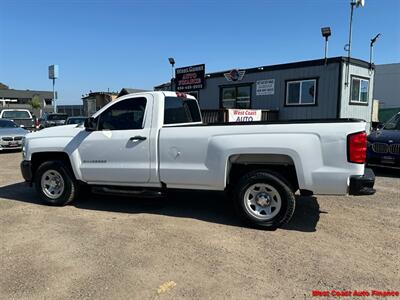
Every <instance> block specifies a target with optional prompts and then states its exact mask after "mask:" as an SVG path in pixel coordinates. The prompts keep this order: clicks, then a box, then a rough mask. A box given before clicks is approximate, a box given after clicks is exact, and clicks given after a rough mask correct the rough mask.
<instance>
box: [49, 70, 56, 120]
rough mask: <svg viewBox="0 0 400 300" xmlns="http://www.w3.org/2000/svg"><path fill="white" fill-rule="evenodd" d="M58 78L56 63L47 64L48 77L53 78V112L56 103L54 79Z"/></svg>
mask: <svg viewBox="0 0 400 300" xmlns="http://www.w3.org/2000/svg"><path fill="white" fill-rule="evenodd" d="M57 78H58V65H51V66H49V79H51V80H53V101H54V112H55V113H56V112H57V103H56V91H55V85H56V79H57Z"/></svg>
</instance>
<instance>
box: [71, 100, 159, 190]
mask: <svg viewBox="0 0 400 300" xmlns="http://www.w3.org/2000/svg"><path fill="white" fill-rule="evenodd" d="M152 100H153V99H152V96H150V95H148V96H146V97H144V96H142V97H134V98H128V99H124V100H120V101H117V102H116V103H115V104H113V105H111V106H110V107H108V108H107V109H106V110H105V111H103V112H102V113H101V114H100V115H99V116H97V117H96V120H95V121H96V123H97V130H96V131H93V132H89V133H88V135H87V136H86V137H85V138H84V139H83V141H82V142H81V144H80V145H79V147H78V152H79V155H80V160H81V167H80V169H81V172H82V178H83V180H85V181H86V182H91V183H99V184H118V183H144V182H148V181H149V179H150V148H149V147H150V143H149V137H150V122H147V124H145V123H146V122H145V121H146V116H148V118H147V119H150V113H151V110H150V109H146V107H151V105H152Z"/></svg>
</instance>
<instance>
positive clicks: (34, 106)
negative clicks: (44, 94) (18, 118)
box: [29, 95, 41, 109]
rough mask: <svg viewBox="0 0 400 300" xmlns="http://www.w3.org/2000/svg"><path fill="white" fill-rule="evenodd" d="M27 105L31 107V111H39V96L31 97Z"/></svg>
mask: <svg viewBox="0 0 400 300" xmlns="http://www.w3.org/2000/svg"><path fill="white" fill-rule="evenodd" d="M29 104H30V106H31V107H32V109H40V108H41V105H40V98H39V96H38V95H35V96H33V97H32V99H31V101H29Z"/></svg>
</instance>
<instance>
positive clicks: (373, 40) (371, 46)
mask: <svg viewBox="0 0 400 300" xmlns="http://www.w3.org/2000/svg"><path fill="white" fill-rule="evenodd" d="M380 36H381V34H380V33H378V34H377V35H376V36H375V37H374V38H372V39H371V44H370V45H369V68H370V69H372V59H373V55H374V44H375V42H376V40H377V39H378V38H379V37H380Z"/></svg>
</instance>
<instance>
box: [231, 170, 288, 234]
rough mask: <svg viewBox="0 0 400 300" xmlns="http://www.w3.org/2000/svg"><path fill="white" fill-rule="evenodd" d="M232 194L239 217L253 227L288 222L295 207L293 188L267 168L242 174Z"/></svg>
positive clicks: (273, 225) (275, 225)
mask: <svg viewBox="0 0 400 300" xmlns="http://www.w3.org/2000/svg"><path fill="white" fill-rule="evenodd" d="M233 197H234V204H235V209H236V212H237V213H238V215H239V216H240V217H241V219H242V220H244V221H245V222H246V223H248V224H250V225H252V226H256V227H264V228H265V227H272V228H273V227H279V226H281V225H283V224H285V223H287V222H289V221H290V219H291V217H292V216H293V213H294V210H295V196H294V193H293V191H292V189H291V188H290V187H289V185H288V184H287V183H286V182H285V181H284V180H283V179H281V178H279V175H277V174H272V173H269V172H268V171H253V172H250V173H248V174H246V175H244V176H243V177H242V178H241V179H240V180H239V182H238V183H237V185H236V188H235V189H234V192H233Z"/></svg>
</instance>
